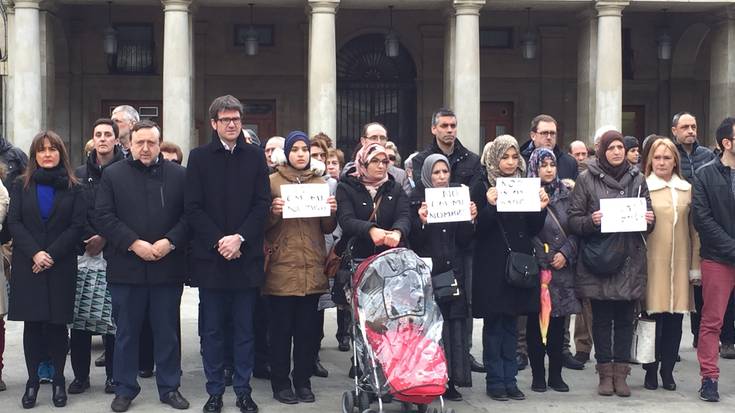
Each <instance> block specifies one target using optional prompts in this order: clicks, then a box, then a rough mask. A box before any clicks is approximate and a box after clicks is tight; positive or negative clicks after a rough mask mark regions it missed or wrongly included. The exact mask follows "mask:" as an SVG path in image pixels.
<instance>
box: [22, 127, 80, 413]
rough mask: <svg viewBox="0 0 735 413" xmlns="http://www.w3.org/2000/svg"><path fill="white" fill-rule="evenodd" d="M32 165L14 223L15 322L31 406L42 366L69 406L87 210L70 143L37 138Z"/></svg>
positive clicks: (26, 402) (57, 399) (59, 399)
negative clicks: (19, 326) (71, 335)
mask: <svg viewBox="0 0 735 413" xmlns="http://www.w3.org/2000/svg"><path fill="white" fill-rule="evenodd" d="M29 153H30V157H29V162H28V167H27V168H26V171H25V173H24V174H23V176H22V178H19V179H17V180H16V181H15V182H14V183H13V186H12V191H11V197H10V210H9V212H8V226H9V229H10V234H11V235H12V237H13V258H12V267H11V268H12V276H11V277H10V297H11V300H10V311H9V313H8V319H9V320H13V321H23V322H24V324H23V351H24V353H25V359H26V367H27V368H28V381H27V382H26V390H25V393H24V394H23V398H22V404H23V408H25V409H30V408H32V407H33V406H35V405H36V398H37V396H38V388H39V379H38V365H39V363H40V362H41V360H42V359H43V358H44V357H45V356H46V355H48V356H50V357H51V361H52V363H53V366H54V371H55V375H54V378H53V379H54V381H53V387H52V391H53V396H52V401H53V404H54V406H56V407H62V406H65V405H66V400H67V397H66V389H65V380H64V365H65V364H66V354H67V351H68V349H69V348H68V337H67V329H66V325H67V324H68V323H71V321H72V318H73V315H74V298H75V294H76V286H77V248H78V247H79V243H80V241H81V239H82V230H83V227H84V224H85V218H86V216H85V213H86V207H85V203H84V199H83V197H82V195H81V192H80V190H79V186H78V185H77V180H76V178H75V177H74V170H73V169H72V168H71V166H70V164H69V156H68V155H67V152H66V148H65V147H64V142H63V141H62V140H61V137H59V135H57V134H56V133H54V132H52V131H44V132H41V133H39V134H38V135H36V136H35V137H34V138H33V142H32V143H31V148H30V151H29Z"/></svg>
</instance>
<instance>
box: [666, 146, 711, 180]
mask: <svg viewBox="0 0 735 413" xmlns="http://www.w3.org/2000/svg"><path fill="white" fill-rule="evenodd" d="M676 148H677V149H679V158H680V159H681V165H680V169H681V174H682V175H683V176H682V177H683V178H684V179H686V180H687V182H689V183H690V184H694V172H696V171H697V169H699V167H701V166H702V165H704V164H706V163H707V162H709V161H711V160H713V159H715V158H716V157H717V156H715V153H714V152H712V151H711V150H710V149H709V148H707V147H705V146H700V145H699V144H698V143H697V142H694V146H692V153H691V154H688V153H687V151H685V150H684V146H682V145H681V144H680V143H677V144H676Z"/></svg>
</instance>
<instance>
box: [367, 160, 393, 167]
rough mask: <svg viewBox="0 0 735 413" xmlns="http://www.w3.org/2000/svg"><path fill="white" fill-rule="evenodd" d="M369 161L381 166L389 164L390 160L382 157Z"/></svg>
mask: <svg viewBox="0 0 735 413" xmlns="http://www.w3.org/2000/svg"><path fill="white" fill-rule="evenodd" d="M370 163H371V164H373V165H379V164H383V166H388V165H390V161H389V160H387V159H382V160H381V159H371V160H370Z"/></svg>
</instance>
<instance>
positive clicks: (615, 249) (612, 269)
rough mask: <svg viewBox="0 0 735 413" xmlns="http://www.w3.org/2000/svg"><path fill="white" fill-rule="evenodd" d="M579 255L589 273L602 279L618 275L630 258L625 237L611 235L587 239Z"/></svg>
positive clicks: (597, 235) (621, 234) (616, 234)
mask: <svg viewBox="0 0 735 413" xmlns="http://www.w3.org/2000/svg"><path fill="white" fill-rule="evenodd" d="M579 255H580V259H581V260H582V263H583V264H584V266H585V267H586V268H587V270H588V271H589V272H591V273H593V274H595V275H598V276H602V277H608V276H611V275H614V274H617V273H618V272H620V270H621V269H622V268H623V265H625V260H626V259H627V258H628V254H627V251H626V249H625V236H624V234H623V233H611V234H595V235H593V236H590V237H587V238H585V239H584V245H583V246H582V250H581V251H580V253H579Z"/></svg>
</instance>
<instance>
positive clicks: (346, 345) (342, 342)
mask: <svg viewBox="0 0 735 413" xmlns="http://www.w3.org/2000/svg"><path fill="white" fill-rule="evenodd" d="M337 341H338V342H339V345H338V346H337V349H338V350H339V351H350V337H340V338H339V339H337Z"/></svg>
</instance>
